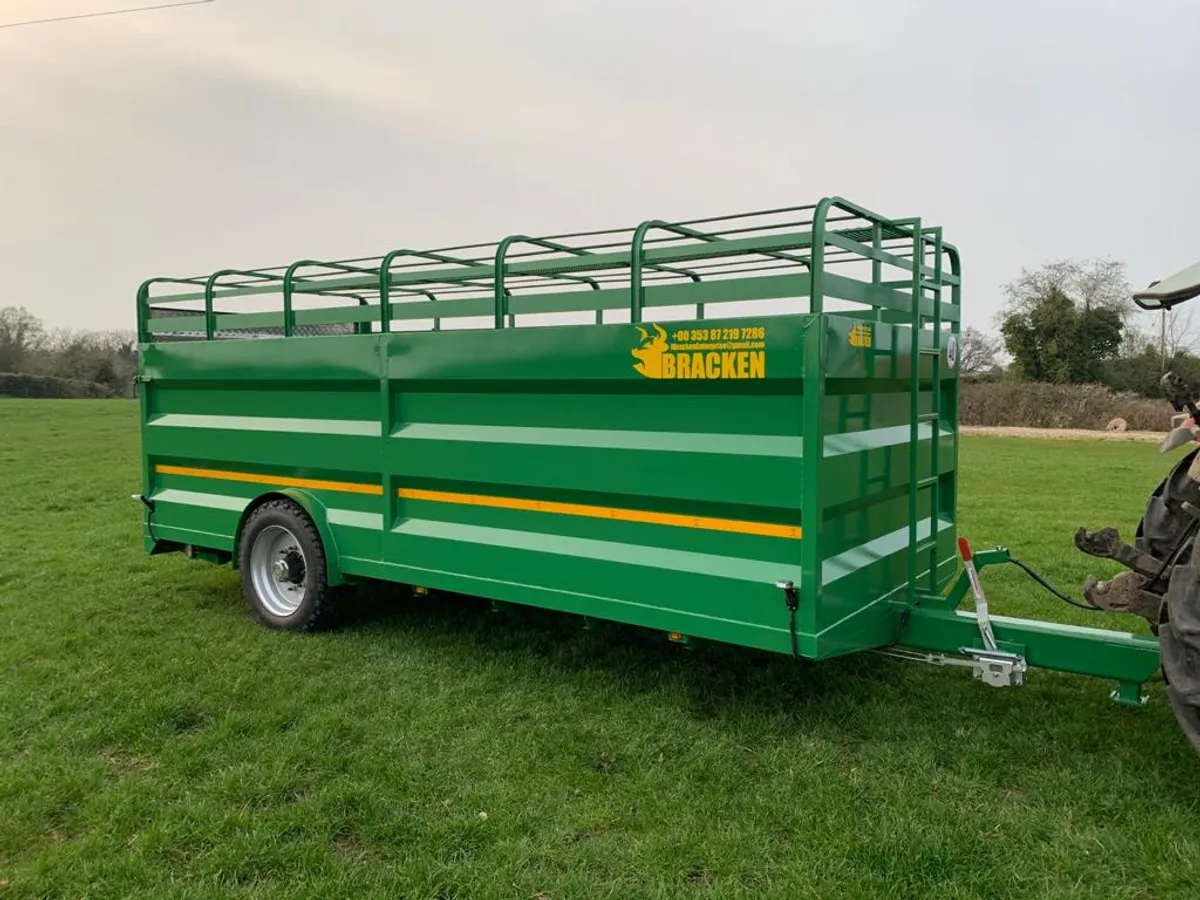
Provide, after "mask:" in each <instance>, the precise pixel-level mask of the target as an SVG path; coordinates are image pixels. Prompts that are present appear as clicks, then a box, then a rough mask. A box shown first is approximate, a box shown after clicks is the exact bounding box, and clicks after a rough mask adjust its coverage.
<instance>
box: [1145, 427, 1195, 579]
mask: <svg viewBox="0 0 1200 900" xmlns="http://www.w3.org/2000/svg"><path fill="white" fill-rule="evenodd" d="M1197 453H1200V449H1198V450H1193V451H1192V452H1191V453H1188V454H1187V455H1186V456H1184V457H1183V458H1182V459H1180V460H1179V461H1178V462H1177V463H1175V466H1174V468H1172V469H1171V471H1170V473H1169V474H1168V475H1167V477H1166V478H1164V479H1163V480H1162V482H1161V483H1160V484H1159V485H1158V487H1157V488H1155V489H1154V493H1152V494H1151V495H1150V500H1149V501H1148V502H1147V504H1146V511H1145V513H1144V514H1143V515H1142V519H1141V521H1140V522H1138V527H1137V534H1136V537H1135V539H1134V546H1136V547H1137V548H1138V549H1139V550H1141V551H1143V552H1144V553H1149V554H1150V555H1151V556H1153V557H1154V558H1155V559H1162V560H1165V559H1166V558H1167V557H1168V556H1169V555H1170V554H1171V551H1172V550H1174V549H1175V546H1176V545H1177V544H1178V542H1179V539H1180V538H1181V537H1182V536H1183V533H1184V531H1185V530H1186V529H1187V527H1188V526H1189V525H1191V524H1192V523H1193V522H1194V521H1195V520H1194V519H1192V517H1191V516H1189V515H1188V514H1187V513H1186V512H1184V510H1183V504H1184V503H1185V502H1187V503H1191V504H1192V505H1194V506H1198V507H1200V485H1198V484H1196V482H1194V481H1193V480H1192V479H1191V478H1190V477H1189V475H1188V467H1189V466H1190V465H1191V464H1192V459H1193V458H1194V457H1195V456H1196V454H1197ZM1190 555H1191V548H1190V547H1188V548H1185V549H1184V550H1183V551H1182V553H1181V554H1180V556H1179V558H1178V559H1177V560H1176V562H1177V564H1179V565H1184V564H1186V563H1187V561H1188V559H1189V558H1190Z"/></svg>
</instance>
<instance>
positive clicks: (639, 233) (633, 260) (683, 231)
mask: <svg viewBox="0 0 1200 900" xmlns="http://www.w3.org/2000/svg"><path fill="white" fill-rule="evenodd" d="M654 230H659V231H667V232H670V233H672V234H677V235H679V236H680V237H690V238H694V239H695V240H699V241H706V242H710V243H711V242H713V241H719V240H721V239H720V238H719V237H717V236H716V235H715V234H709V233H708V232H706V231H697V230H696V229H695V228H688V227H687V226H686V225H676V224H674V223H672V222H664V221H663V220H662V219H647V220H646V221H645V222H643V223H642V224H641V225H639V226H638V227H637V228H636V229H634V232H633V241H632V242H631V243H630V245H629V321H631V322H640V321H642V307H643V306H645V302H646V289H645V286H644V285H643V284H642V270H643V269H652V270H654V271H657V272H670V273H671V274H673V275H683V276H684V277H686V278H690V279H691V280H692V281H693V282H695V283H697V284H699V283H700V282H701V281H702V280H703V279H701V277H700V275H699V274H698V273H696V272H693V271H692V270H691V269H680V268H676V267H675V266H663V265H655V264H653V263H647V262H646V235H648V234H649V233H650V232H651V231H654ZM697 310H698V312H699V313H700V315H703V312H702V311H701V310H700V308H699V307H698V308H697Z"/></svg>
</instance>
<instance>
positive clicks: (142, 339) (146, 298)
mask: <svg viewBox="0 0 1200 900" xmlns="http://www.w3.org/2000/svg"><path fill="white" fill-rule="evenodd" d="M204 281H205V279H204V276H202V275H201V276H197V277H194V278H167V277H162V278H147V279H146V280H145V281H143V282H142V283H141V284H140V285H138V291H137V331H138V342H139V343H149V341H150V339H151V337H150V288H151V287H152V286H154V285H156V284H190V285H193V286H196V287H203V286H204Z"/></svg>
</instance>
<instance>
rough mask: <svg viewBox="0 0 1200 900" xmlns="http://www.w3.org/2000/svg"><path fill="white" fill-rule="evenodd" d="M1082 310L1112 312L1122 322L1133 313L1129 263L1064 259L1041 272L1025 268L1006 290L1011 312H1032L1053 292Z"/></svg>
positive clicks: (1106, 260) (1048, 264) (1042, 269)
mask: <svg viewBox="0 0 1200 900" xmlns="http://www.w3.org/2000/svg"><path fill="white" fill-rule="evenodd" d="M1055 291H1057V292H1059V293H1061V294H1062V295H1063V296H1065V297H1067V298H1068V299H1069V300H1070V301H1071V302H1072V303H1073V304H1074V305H1075V306H1077V307H1079V308H1080V309H1082V310H1085V311H1086V310H1092V309H1109V310H1112V311H1113V312H1115V313H1117V315H1118V316H1119V317H1120V319H1121V321H1122V323H1124V321H1125V320H1126V319H1127V318H1128V316H1129V315H1130V314H1131V313H1132V311H1133V306H1132V303H1131V302H1130V299H1129V297H1130V293H1131V291H1130V287H1129V281H1128V280H1127V279H1126V277H1125V264H1124V263H1121V262H1117V261H1116V260H1112V259H1089V260H1073V259H1063V260H1058V261H1056V262H1051V263H1046V264H1045V265H1044V266H1041V267H1039V268H1037V269H1022V270H1021V274H1020V276H1019V277H1017V278H1016V279H1014V280H1013V281H1011V282H1009V283H1008V284H1007V285H1005V287H1004V294H1005V296H1006V297H1007V298H1008V309H1007V312H1010V313H1011V312H1026V313H1027V312H1029V311H1031V310H1032V309H1033V307H1035V306H1037V305H1039V304H1040V303H1042V302H1043V301H1044V300H1045V299H1046V298H1047V297H1048V296H1050V294H1051V293H1053V292H1055Z"/></svg>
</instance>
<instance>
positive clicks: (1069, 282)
mask: <svg viewBox="0 0 1200 900" xmlns="http://www.w3.org/2000/svg"><path fill="white" fill-rule="evenodd" d="M1005 294H1006V296H1007V297H1008V304H1007V306H1006V307H1005V309H1004V311H1003V312H1002V313H1001V317H1000V333H1001V335H1002V336H1003V338H1004V346H1005V349H1006V350H1007V351H1008V353H1009V354H1010V355H1011V356H1012V357H1013V368H1014V370H1015V371H1016V373H1018V374H1020V375H1021V376H1023V377H1025V378H1029V379H1032V380H1035V381H1055V382H1096V381H1101V380H1102V379H1103V378H1104V375H1105V363H1106V362H1107V361H1108V360H1111V359H1113V358H1114V357H1116V356H1117V354H1118V353H1119V351H1120V349H1121V346H1122V341H1123V332H1124V325H1125V320H1126V318H1127V317H1128V315H1129V309H1128V307H1129V304H1128V303H1126V302H1125V301H1126V300H1127V299H1128V297H1129V283H1128V282H1127V281H1126V280H1125V275H1124V267H1123V266H1122V265H1121V264H1120V263H1116V262H1112V261H1107V260H1098V261H1090V262H1082V263H1081V262H1073V261H1061V262H1055V263H1050V264H1049V265H1046V266H1043V267H1042V268H1040V269H1035V270H1032V271H1031V270H1028V269H1027V270H1024V271H1022V273H1021V276H1020V277H1019V278H1017V279H1016V280H1015V281H1013V282H1011V283H1010V284H1008V285H1007V286H1006V287H1005Z"/></svg>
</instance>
